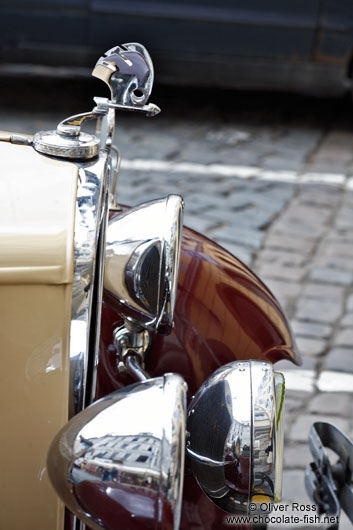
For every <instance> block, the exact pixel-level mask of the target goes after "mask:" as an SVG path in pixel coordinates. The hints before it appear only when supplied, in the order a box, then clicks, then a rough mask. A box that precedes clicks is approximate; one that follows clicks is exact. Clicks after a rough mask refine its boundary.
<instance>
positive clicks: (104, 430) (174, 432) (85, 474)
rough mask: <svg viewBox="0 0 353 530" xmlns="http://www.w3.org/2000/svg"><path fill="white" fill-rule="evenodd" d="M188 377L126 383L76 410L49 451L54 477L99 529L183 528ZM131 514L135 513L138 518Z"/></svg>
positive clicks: (60, 489) (73, 509) (63, 493)
mask: <svg viewBox="0 0 353 530" xmlns="http://www.w3.org/2000/svg"><path fill="white" fill-rule="evenodd" d="M185 402H186V383H185V381H184V379H183V378H182V377H180V376H179V375H176V374H166V375H164V376H162V377H158V378H156V379H149V380H148V381H144V382H142V383H136V384H134V385H131V386H128V387H126V388H123V389H121V390H118V391H117V392H114V393H113V394H110V395H108V396H106V397H105V398H103V399H101V400H100V401H97V402H96V403H94V404H93V405H91V406H89V407H88V408H87V409H85V410H84V411H82V412H80V413H79V414H77V415H76V416H74V417H73V418H72V419H71V420H70V421H69V423H67V424H66V425H65V427H64V428H63V429H62V430H61V431H60V432H59V433H58V435H57V436H56V437H55V439H54V441H53V443H52V445H51V447H50V450H49V454H48V472H49V477H50V479H51V482H52V484H53V486H54V488H55V489H56V491H57V493H58V495H59V496H60V497H61V499H62V500H63V501H64V503H65V504H66V506H67V507H68V508H69V509H70V510H71V512H72V513H74V514H75V515H76V516H77V517H79V518H80V519H81V520H82V521H84V522H85V523H86V524H87V525H88V526H89V527H90V528H92V529H94V530H101V529H102V528H105V529H107V530H118V529H119V528H122V527H124V528H127V527H129V528H130V524H131V521H134V524H135V526H134V527H136V528H137V527H138V525H139V521H141V524H142V521H143V522H144V523H145V524H146V521H147V520H148V526H151V527H152V526H153V528H154V527H155V525H156V521H157V520H158V521H159V522H160V523H161V527H163V528H164V527H165V526H163V524H162V521H163V520H164V521H165V520H168V522H169V524H168V527H169V525H170V524H171V526H172V527H173V528H174V529H177V528H178V527H179V521H180V511H181V500H182V488H183V479H184V451H185V443H184V440H185V413H186V410H185ZM132 518H133V519H132Z"/></svg>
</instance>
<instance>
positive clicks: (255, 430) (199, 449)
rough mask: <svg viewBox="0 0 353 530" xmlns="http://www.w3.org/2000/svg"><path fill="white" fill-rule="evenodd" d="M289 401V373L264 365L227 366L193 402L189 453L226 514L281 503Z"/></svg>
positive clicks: (195, 469) (196, 471) (200, 478)
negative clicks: (286, 403) (286, 381)
mask: <svg viewBox="0 0 353 530" xmlns="http://www.w3.org/2000/svg"><path fill="white" fill-rule="evenodd" d="M283 400H284V378H283V375H282V374H280V373H276V372H274V371H273V366H272V364H270V363H267V362H261V361H240V362H234V363H230V364H227V365H225V366H223V367H222V368H220V369H219V370H217V371H216V372H214V373H213V374H212V375H211V377H209V378H208V379H207V380H206V381H205V383H204V384H203V385H202V386H201V388H200V389H199V390H198V392H197V393H196V395H195V396H194V398H193V399H192V401H191V403H190V406H189V409H188V417H187V431H188V432H187V437H188V439H187V444H186V445H187V454H188V456H189V460H190V464H191V468H192V471H193V473H194V475H195V477H196V478H197V480H198V482H199V484H200V486H201V487H202V489H203V491H204V492H205V493H206V495H207V496H208V497H209V498H210V499H211V500H212V501H213V502H214V503H215V504H217V505H218V506H219V507H220V508H222V509H223V510H225V511H227V512H230V513H248V507H249V504H250V503H255V504H257V503H268V505H269V506H270V504H271V503H273V502H278V501H279V500H280V498H281V489H282V458H283V454H282V453H283V405H284V402H283ZM262 507H263V506H262ZM262 512H263V510H262ZM251 513H254V510H252V511H251V512H250V514H251Z"/></svg>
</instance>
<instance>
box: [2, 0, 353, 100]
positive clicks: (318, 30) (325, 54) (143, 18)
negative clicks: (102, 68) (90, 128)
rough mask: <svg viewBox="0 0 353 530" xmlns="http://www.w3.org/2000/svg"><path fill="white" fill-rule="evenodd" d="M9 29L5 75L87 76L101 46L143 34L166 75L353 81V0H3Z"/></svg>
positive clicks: (208, 82) (326, 83)
mask: <svg viewBox="0 0 353 530" xmlns="http://www.w3.org/2000/svg"><path fill="white" fill-rule="evenodd" d="M0 28H1V31H0V45H1V47H0V50H1V51H0V73H1V72H16V71H17V72H23V71H31V70H32V72H33V73H38V72H39V73H40V72H41V71H42V72H43V73H44V74H54V75H58V74H60V73H62V67H64V68H65V72H67V69H68V68H72V67H75V75H77V74H78V73H81V74H84V75H85V74H86V70H85V68H87V73H88V68H89V66H90V65H91V64H93V63H94V60H95V58H96V56H97V54H99V53H100V50H102V49H107V48H109V46H111V43H112V42H116V41H117V40H118V41H119V42H129V41H134V40H136V39H138V40H141V41H142V42H144V43H145V44H146V46H147V47H148V48H149V49H150V51H151V53H152V55H153V57H154V61H155V69H156V78H157V79H158V81H159V82H163V83H173V84H180V85H188V86H210V87H211V86H212V87H215V86H217V87H232V88H242V89H261V90H263V89H265V90H283V91H291V92H293V91H294V92H302V93H311V94H316V95H322V96H327V95H331V96H337V95H340V94H343V93H345V92H347V91H348V90H350V87H351V76H352V68H353V64H352V59H353V55H352V51H353V3H352V2H350V1H349V0H338V1H334V0H287V1H286V2H283V1H282V0H268V1H264V0H222V1H221V2H217V3H216V2H213V1H211V0H169V1H168V2H166V1H164V0H154V1H149V0H135V1H129V2H126V1H123V0H3V1H2V2H1V6H0ZM30 65H36V67H37V68H36V69H33V67H32V66H30ZM39 66H42V67H43V66H45V67H46V68H44V69H42V70H41V69H40V68H39ZM78 66H79V69H78V68H77V67H78Z"/></svg>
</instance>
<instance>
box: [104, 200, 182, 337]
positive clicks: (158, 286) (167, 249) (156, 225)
mask: <svg viewBox="0 0 353 530" xmlns="http://www.w3.org/2000/svg"><path fill="white" fill-rule="evenodd" d="M182 214H183V199H182V198H181V197H180V196H179V195H168V196H167V197H165V198H163V199H158V200H155V201H152V202H149V203H145V204H141V205H140V206H137V207H136V208H132V209H131V210H127V211H126V212H124V213H121V214H118V215H116V216H115V217H113V218H112V219H111V220H110V222H109V225H108V229H107V243H106V261H105V275H104V287H105V289H106V291H107V292H108V293H109V294H110V295H111V296H112V297H113V298H114V299H115V300H116V301H117V302H118V305H119V312H120V314H121V315H122V316H124V317H128V318H129V319H131V320H133V321H134V322H136V323H137V324H139V325H140V326H142V327H144V328H147V329H148V330H150V331H157V332H159V333H168V332H169V331H170V330H171V326H172V323H173V312H174V306H175V298H176V290H177V280H178V269H179V256H180V244H181V231H182Z"/></svg>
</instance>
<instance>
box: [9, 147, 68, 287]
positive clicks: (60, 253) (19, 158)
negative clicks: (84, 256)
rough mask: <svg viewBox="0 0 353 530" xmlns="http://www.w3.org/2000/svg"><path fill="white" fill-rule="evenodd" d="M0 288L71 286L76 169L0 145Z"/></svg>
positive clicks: (25, 150) (37, 155)
mask: <svg viewBox="0 0 353 530" xmlns="http://www.w3.org/2000/svg"><path fill="white" fill-rule="evenodd" d="M0 178H1V190H2V193H1V195H0V249H1V252H0V284H1V283H14V282H15V283H17V284H18V283H42V284H47V283H69V282H72V271H73V232H74V231H73V223H74V213H75V208H74V202H73V197H75V196H76V187H77V167H76V166H75V165H74V164H71V163H68V162H58V161H56V160H52V159H50V158H48V157H44V156H42V155H40V154H39V153H36V151H34V149H32V148H31V147H27V146H20V145H13V144H11V143H9V142H0Z"/></svg>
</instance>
